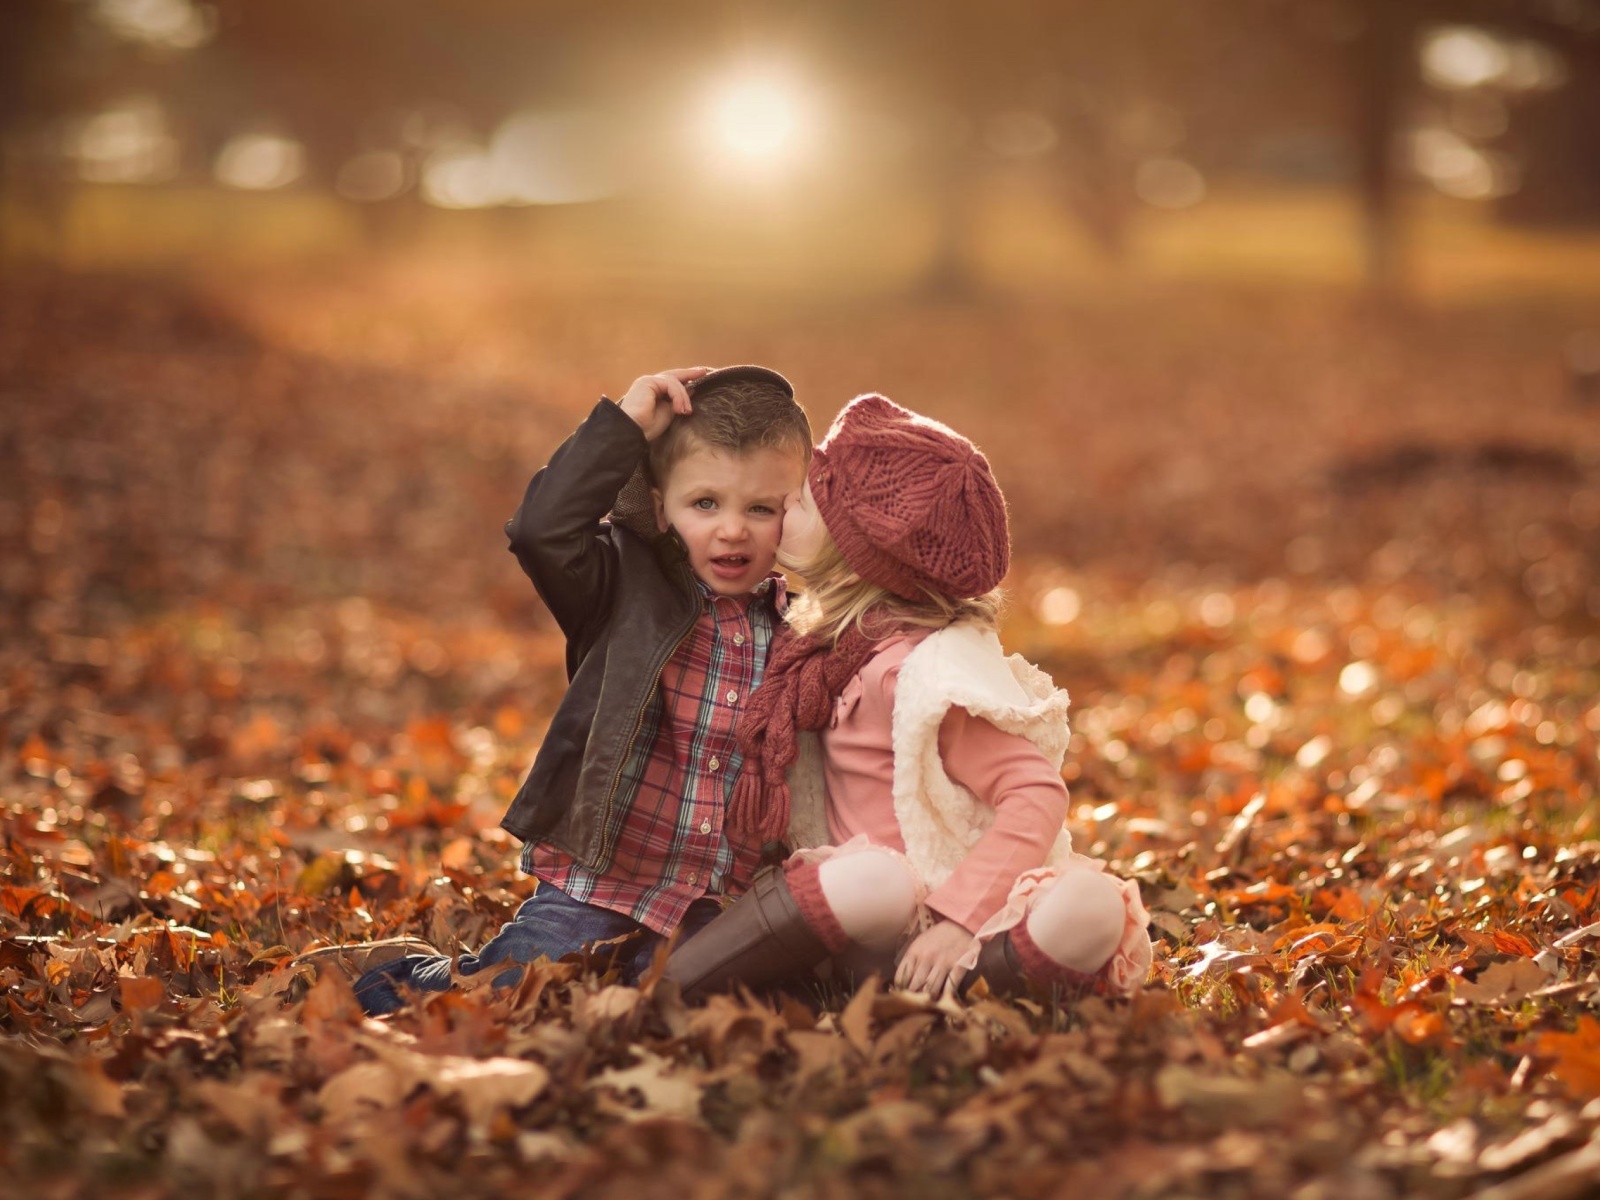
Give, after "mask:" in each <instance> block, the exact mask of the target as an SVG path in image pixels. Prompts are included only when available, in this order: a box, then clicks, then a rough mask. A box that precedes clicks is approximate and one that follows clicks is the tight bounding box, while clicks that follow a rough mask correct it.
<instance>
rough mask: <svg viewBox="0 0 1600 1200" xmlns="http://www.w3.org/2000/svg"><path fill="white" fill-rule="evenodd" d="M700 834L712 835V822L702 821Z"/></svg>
mask: <svg viewBox="0 0 1600 1200" xmlns="http://www.w3.org/2000/svg"><path fill="white" fill-rule="evenodd" d="M700 832H701V833H710V832H711V822H710V821H701V822H700Z"/></svg>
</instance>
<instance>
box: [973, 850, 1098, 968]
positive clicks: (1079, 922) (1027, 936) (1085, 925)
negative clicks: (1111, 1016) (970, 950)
mask: <svg viewBox="0 0 1600 1200" xmlns="http://www.w3.org/2000/svg"><path fill="white" fill-rule="evenodd" d="M1126 922H1127V905H1126V904H1125V903H1124V901H1123V898H1122V891H1121V889H1120V888H1119V887H1118V886H1117V883H1116V881H1115V880H1113V879H1112V878H1111V877H1110V876H1109V875H1105V874H1103V873H1101V872H1099V871H1093V870H1087V869H1082V870H1069V871H1068V872H1067V873H1066V874H1064V875H1062V876H1061V877H1060V878H1058V879H1057V880H1056V881H1055V882H1054V883H1053V884H1051V885H1050V888H1049V890H1048V891H1046V892H1045V893H1044V895H1042V896H1041V897H1039V899H1038V900H1037V901H1036V902H1035V903H1034V906H1033V908H1032V909H1031V910H1030V911H1029V912H1028V915H1027V916H1026V917H1024V918H1023V920H1022V921H1021V922H1019V923H1018V924H1017V925H1015V926H1013V927H1012V928H1011V929H1009V930H1007V931H1006V932H1005V933H1002V934H1000V935H999V936H997V937H993V938H990V939H989V940H988V941H987V942H985V943H984V947H983V950H982V951H981V952H980V953H979V955H978V964H977V966H976V967H975V968H974V969H973V970H972V971H971V973H970V974H969V975H968V976H967V979H966V981H964V982H963V984H962V987H963V990H965V988H966V986H967V984H968V983H970V982H972V981H974V980H977V979H982V980H983V981H984V982H985V983H986V984H988V986H989V990H990V991H991V992H993V993H996V994H998V995H1002V996H1009V995H1017V994H1019V993H1022V992H1025V991H1027V989H1028V986H1029V985H1030V984H1033V985H1038V986H1043V987H1061V988H1065V989H1069V990H1072V991H1080V992H1081V991H1088V990H1090V989H1092V988H1094V987H1095V986H1096V984H1097V983H1098V981H1099V978H1100V972H1101V970H1102V969H1103V968H1104V967H1105V965H1106V964H1107V963H1109V962H1110V961H1111V956H1112V955H1113V954H1115V953H1116V951H1117V947H1118V946H1119V945H1120V944H1121V942H1122V937H1123V930H1124V926H1125V924H1126Z"/></svg>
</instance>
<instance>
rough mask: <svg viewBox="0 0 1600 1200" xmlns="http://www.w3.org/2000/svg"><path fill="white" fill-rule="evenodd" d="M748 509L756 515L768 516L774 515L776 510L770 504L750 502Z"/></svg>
mask: <svg viewBox="0 0 1600 1200" xmlns="http://www.w3.org/2000/svg"><path fill="white" fill-rule="evenodd" d="M750 511H751V512H753V513H754V514H755V515H756V516H758V517H770V516H773V515H775V514H776V513H777V511H778V510H777V509H775V508H773V507H772V505H770V504H752V505H751V506H750Z"/></svg>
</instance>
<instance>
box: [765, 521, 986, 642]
mask: <svg viewBox="0 0 1600 1200" xmlns="http://www.w3.org/2000/svg"><path fill="white" fill-rule="evenodd" d="M779 565H780V566H782V567H783V568H784V569H785V570H787V571H790V572H792V573H794V574H796V575H798V576H799V577H800V578H801V580H802V581H803V582H804V583H805V592H804V593H803V594H802V595H801V596H800V597H799V598H797V599H796V600H795V601H794V602H793V603H791V604H790V605H789V611H788V613H787V614H786V616H785V618H784V619H785V620H787V621H788V623H789V625H790V626H791V627H792V628H793V629H794V630H795V632H796V633H799V634H802V635H809V636H813V637H818V638H821V639H823V640H824V641H826V642H828V643H830V644H833V645H837V644H838V641H839V639H840V638H841V637H842V636H844V634H845V632H846V631H847V630H849V629H850V628H851V627H852V626H854V627H855V628H857V629H859V630H860V631H861V632H862V633H864V634H865V635H866V636H867V637H869V638H881V637H887V636H888V635H889V634H890V633H892V632H893V631H894V629H895V628H896V627H898V626H903V625H916V626H920V627H922V628H924V629H943V628H944V627H945V626H946V625H950V624H952V623H954V622H956V621H977V622H980V623H982V624H984V625H987V626H988V627H989V628H991V629H993V628H995V627H996V626H997V625H998V624H999V621H1000V605H1001V601H1002V599H1003V597H1002V594H1001V591H1000V589H999V588H995V589H994V590H993V591H990V592H985V593H984V594H983V595H981V596H976V597H974V598H973V599H971V600H956V599H953V598H951V597H949V596H941V595H939V594H938V593H937V592H931V591H930V592H926V593H925V594H924V597H923V598H922V599H921V600H907V599H905V597H903V596H897V595H895V594H894V593H893V592H891V591H889V590H888V589H887V588H885V587H881V586H879V585H878V584H876V583H869V582H868V581H867V580H865V579H863V578H861V576H859V575H857V574H856V573H855V571H853V570H851V568H850V564H849V563H847V562H845V560H844V555H843V554H841V553H839V547H838V546H836V545H834V542H833V539H832V538H831V537H830V538H828V539H827V540H826V542H825V543H824V544H823V546H822V548H821V549H820V550H818V551H817V553H816V555H815V556H813V557H812V558H810V559H808V560H806V561H804V562H784V561H782V560H780V563H779Z"/></svg>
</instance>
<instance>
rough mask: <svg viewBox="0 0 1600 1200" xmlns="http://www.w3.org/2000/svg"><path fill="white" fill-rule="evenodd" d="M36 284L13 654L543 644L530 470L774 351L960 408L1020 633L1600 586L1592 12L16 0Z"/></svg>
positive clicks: (1531, 5)
mask: <svg viewBox="0 0 1600 1200" xmlns="http://www.w3.org/2000/svg"><path fill="white" fill-rule="evenodd" d="M0 269H3V276H4V278H3V282H0V587H3V589H4V596H5V600H6V604H5V606H4V608H5V612H4V620H5V622H6V628H5V630H4V631H3V632H4V633H5V634H6V635H7V637H8V638H10V635H12V634H16V635H20V636H21V639H22V640H23V641H30V642H32V644H35V645H37V644H38V641H37V639H38V638H40V637H41V636H42V637H44V638H46V639H54V641H51V642H49V643H48V644H50V645H53V646H55V647H56V652H59V653H60V654H61V655H65V656H66V659H67V660H72V658H73V656H74V655H76V656H78V657H79V658H82V657H84V656H93V655H105V654H107V653H109V651H108V650H106V649H104V648H103V647H102V648H100V649H94V648H93V647H92V646H91V647H90V648H87V649H86V648H85V645H86V644H88V643H94V642H95V641H96V639H97V638H101V636H102V634H103V633H104V631H106V630H109V629H118V628H125V627H130V626H129V623H130V622H132V623H134V624H137V623H138V622H139V621H141V620H146V619H149V618H150V616H151V614H160V613H168V612H187V611H190V610H191V609H194V608H196V606H198V607H199V608H200V609H204V610H205V611H207V612H211V613H213V614H215V613H222V614H224V615H225V616H226V618H227V620H229V621H234V622H236V623H240V624H241V625H242V626H249V627H252V628H253V627H255V626H258V625H259V624H260V623H261V621H263V620H265V619H266V617H265V615H264V614H282V613H286V612H291V611H298V610H296V609H294V606H296V605H307V606H313V608H314V607H315V606H317V605H346V607H345V608H343V609H340V610H339V611H340V612H343V613H344V617H341V618H338V619H335V618H334V617H326V622H327V623H328V629H327V631H325V633H326V636H327V637H334V636H337V630H338V629H340V628H343V626H341V625H339V621H340V620H343V619H345V618H348V617H349V615H350V613H352V612H355V613H358V614H359V613H360V612H363V611H365V610H364V609H362V608H361V605H369V606H371V605H376V606H389V607H390V608H392V609H393V610H395V611H403V612H406V613H410V614H412V615H414V616H418V617H419V618H426V619H427V620H437V621H444V622H449V623H453V624H455V625H461V626H478V627H485V628H488V627H510V628H518V629H525V630H537V629H543V628H545V626H544V625H543V623H542V622H543V618H542V616H541V612H540V610H539V607H538V605H537V603H536V602H535V601H534V600H533V598H532V596H531V593H530V592H529V590H528V589H527V587H526V584H525V583H524V582H523V581H522V580H521V579H520V577H519V576H518V575H517V573H516V572H515V570H514V568H513V565H512V564H511V562H510V560H509V558H508V557H507V556H506V555H505V554H504V549H503V539H502V537H501V534H500V525H501V522H502V521H503V520H504V519H505V517H506V516H507V515H508V514H509V513H510V512H511V511H512V509H513V508H514V506H515V505H516V503H517V501H518V499H519V497H520V494H521V488H522V486H523V484H524V482H525V480H526V478H527V477H528V475H529V474H530V473H531V472H532V470H533V469H534V468H535V467H537V466H538V465H539V463H540V462H541V461H542V460H543V459H544V457H545V456H546V455H548V453H549V451H550V449H551V448H552V447H553V446H554V445H555V444H556V442H557V441H558V440H559V439H560V437H562V436H564V434H565V433H566V431H568V430H569V429H570V428H571V427H572V425H573V424H574V422H575V421H576V420H577V419H578V418H579V417H580V416H581V414H582V413H583V412H584V411H585V410H586V409H587V407H588V406H589V405H590V404H591V403H592V402H593V400H594V398H595V397H596V396H597V395H599V394H600V393H601V392H602V391H609V392H611V393H612V394H617V393H618V392H619V391H620V390H621V389H623V388H625V387H626V386H627V384H628V382H629V380H631V379H632V378H633V377H634V376H635V375H638V374H641V373H643V372H646V371H649V370H654V369H658V368H661V367H664V366H668V365H680V364H687V363H697V362H703V363H711V364H720V363H728V362H736V361H752V360H754V361H760V362H764V363H769V364H771V365H773V366H775V367H777V368H779V369H781V370H783V371H784V372H785V373H787V374H788V375H790V377H791V378H793V379H794V380H795V381H796V383H797V385H798V387H799V391H800V395H801V398H802V399H803V400H804V401H805V402H806V404H807V405H808V407H809V409H810V411H811V414H812V416H813V419H814V421H815V423H816V425H817V428H818V432H819V434H820V432H821V431H822V429H823V428H824V427H825V425H826V423H827V421H828V420H829V419H830V418H831V416H832V415H833V413H834V412H835V411H837V409H838V408H839V406H840V405H842V404H843V403H844V402H845V401H846V400H848V399H849V397H850V396H852V395H854V394H856V393H858V392H861V391H866V390H881V391H884V392H886V393H888V394H889V395H891V396H892V397H894V398H895V399H897V400H899V401H901V402H902V403H905V404H908V405H910V406H912V407H915V408H919V409H922V410H924V411H926V412H929V413H931V414H933V415H935V416H938V417H941V418H943V419H945V420H947V421H949V422H951V423H952V424H954V425H956V426H957V427H959V428H961V429H962V430H963V431H965V432H969V433H970V434H972V435H973V436H974V438H975V439H976V440H977V441H978V442H979V443H980V444H981V445H983V446H984V448H985V449H986V450H988V451H989V453H990V454H991V457H992V458H993V459H994V460H995V463H996V466H997V469H998V471H999V474H1000V477H1001V480H1002V483H1003V484H1004V486H1005V488H1006V491H1007V494H1008V496H1009V498H1010V500H1011V504H1012V508H1013V511H1014V516H1015V525H1016V541H1017V549H1018V562H1019V567H1018V572H1017V574H1016V575H1015V577H1014V583H1015V584H1016V585H1017V586H1016V587H1015V588H1014V593H1015V595H1016V597H1017V601H1018V603H1017V606H1016V610H1015V611H1016V612H1017V614H1019V616H1018V619H1019V620H1022V619H1026V620H1030V621H1031V620H1036V621H1038V622H1042V623H1043V625H1045V626H1055V627H1062V626H1069V625H1071V624H1072V623H1073V622H1074V621H1077V620H1079V618H1080V617H1084V616H1085V614H1087V613H1090V612H1092V611H1093V606H1094V603H1095V599H1094V598H1095V597H1098V596H1103V595H1104V596H1120V597H1133V598H1134V600H1135V601H1136V604H1135V608H1134V609H1133V610H1132V611H1135V612H1145V613H1147V614H1148V613H1149V612H1154V611H1156V608H1152V607H1150V604H1144V606H1143V607H1142V608H1141V607H1139V605H1140V604H1143V601H1140V600H1139V599H1138V598H1139V597H1141V596H1142V597H1145V599H1146V600H1148V599H1149V597H1150V596H1152V595H1155V594H1156V593H1160V594H1161V595H1163V596H1165V595H1168V594H1171V595H1175V596H1179V597H1180V598H1181V597H1189V599H1180V600H1179V601H1177V602H1176V603H1178V604H1179V606H1180V607H1182V606H1183V605H1186V604H1188V605H1191V607H1193V608H1194V612H1196V613H1198V612H1199V611H1200V608H1199V607H1197V606H1200V605H1201V604H1202V603H1203V602H1204V601H1205V600H1206V598H1207V597H1211V596H1220V597H1223V598H1224V599H1226V600H1227V604H1226V605H1221V602H1220V601H1219V602H1218V603H1216V604H1213V605H1212V607H1211V609H1210V610H1209V611H1210V612H1211V613H1212V614H1213V615H1220V617H1226V618H1227V620H1220V617H1219V621H1220V623H1214V624H1216V625H1217V627H1218V628H1221V627H1223V626H1225V625H1226V624H1227V621H1228V620H1231V619H1233V617H1232V615H1231V614H1235V613H1239V614H1243V613H1245V612H1247V610H1248V609H1249V607H1250V604H1251V603H1253V601H1252V600H1251V599H1250V597H1251V596H1252V595H1254V593H1247V592H1245V591H1241V590H1240V589H1250V588H1259V587H1261V586H1270V587H1282V586H1289V587H1298V586H1302V585H1304V586H1306V587H1310V588H1313V589H1322V590H1324V591H1325V590H1326V589H1329V588H1339V587H1352V588H1358V589H1363V588H1375V589H1378V590H1380V591H1381V590H1385V589H1389V590H1399V591H1404V592H1406V593H1407V594H1416V595H1423V596H1427V597H1431V598H1433V599H1434V600H1438V601H1441V602H1446V601H1448V602H1459V603H1470V604H1474V605H1477V604H1484V603H1492V604H1494V605H1500V606H1502V607H1503V608H1504V610H1505V611H1506V612H1508V613H1511V614H1515V617H1514V619H1516V620H1523V619H1528V620H1539V621H1552V622H1562V623H1567V624H1569V625H1571V626H1573V627H1574V628H1576V629H1582V630H1587V629H1588V628H1589V627H1590V626H1592V624H1593V622H1594V620H1595V618H1596V615H1597V614H1600V572H1597V571H1596V564H1597V562H1600V541H1597V539H1600V434H1597V432H1596V430H1597V425H1600V3H1597V2H1596V0H1208V2H1207V3H1204V4H1196V3H1194V2H1193V0H1117V2H1115V3H1111V2H1106V0H1060V2H1057V3H1050V4H1044V3H1020V2H1017V0H995V2H994V3H990V4H986V5H982V6H976V5H970V4H958V3H945V2H943V0H923V2H921V3H916V4H910V3H905V4H898V3H890V2H886V0H885V2H871V3H867V2H851V3H812V4H801V5H796V4H784V5H780V4H766V3H709V2H697V0H689V2H685V3H679V4H673V5H662V4H644V3H635V2H632V0H619V2H617V3H611V4H606V5H589V4H577V3H566V2H538V0H519V2H512V0H452V2H451V3H444V2H443V0H339V2H338V3H325V2H318V0H270V2H269V0H8V3H6V4H5V6H4V11H3V13H0ZM1191 601H1192V604H1191ZM352 602H356V607H355V608H350V607H348V605H349V604H350V603H352ZM1153 603H1154V601H1151V604H1153ZM1162 603H1166V601H1163V602H1162ZM1158 607H1159V606H1157V608H1158ZM306 611H308V612H309V611H312V610H311V609H307V610H306ZM316 611H318V612H322V611H323V610H322V609H316ZM326 611H327V612H332V611H333V610H332V609H328V610H326ZM1119 611H1120V610H1119ZM1163 611H1164V610H1163ZM1185 611H1188V610H1187V609H1185ZM296 619H297V620H298V619H299V618H296ZM323 619H324V618H323V617H317V618H315V619H313V618H312V617H309V616H308V617H305V618H304V620H305V621H309V622H312V623H313V624H314V623H315V621H316V620H323ZM350 619H355V618H350ZM361 619H363V620H364V619H365V618H361ZM1140 619H1142V618H1140ZM1150 619H1151V620H1153V621H1156V622H1157V624H1156V625H1155V626H1152V627H1151V628H1152V629H1157V631H1158V632H1159V629H1158V627H1162V626H1161V625H1160V623H1161V621H1162V620H1165V618H1156V617H1152V618H1150ZM1241 619H1242V617H1241ZM1168 624H1169V625H1170V622H1168ZM318 636H323V635H318ZM63 638H65V639H68V640H67V641H62V640H61V639H63ZM74 638H76V639H79V640H78V641H73V640H72V639H74ZM83 639H87V643H84V644H80V642H83ZM304 645H305V646H307V647H310V649H309V650H307V653H308V654H311V653H313V652H315V651H316V650H317V642H316V639H315V638H308V639H306V641H305V643H304ZM430 654H431V652H424V653H423V655H422V659H423V660H424V666H426V665H427V662H428V661H430ZM314 657H315V655H314V654H313V658H314ZM91 665H92V664H91ZM424 674H426V672H424Z"/></svg>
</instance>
